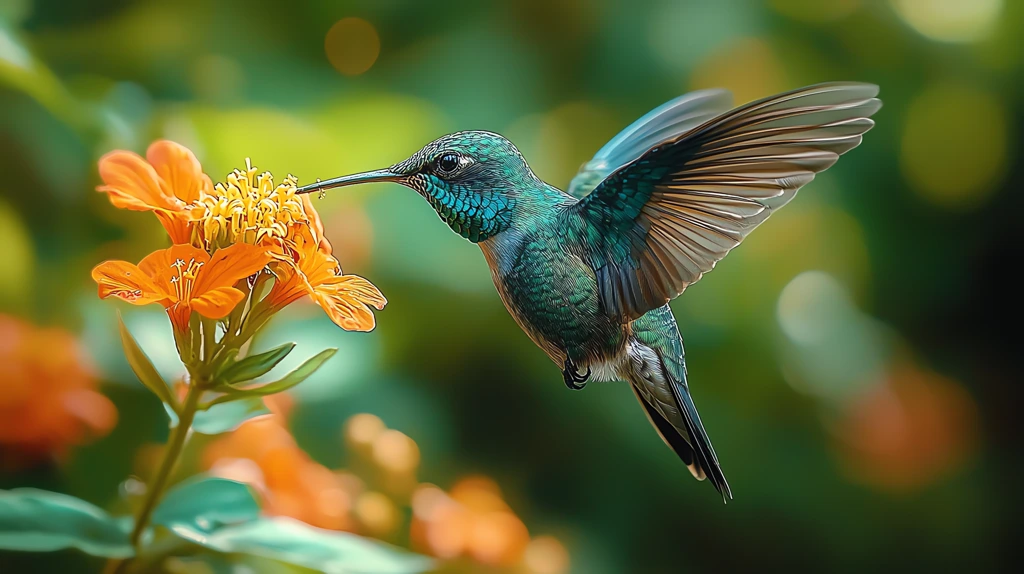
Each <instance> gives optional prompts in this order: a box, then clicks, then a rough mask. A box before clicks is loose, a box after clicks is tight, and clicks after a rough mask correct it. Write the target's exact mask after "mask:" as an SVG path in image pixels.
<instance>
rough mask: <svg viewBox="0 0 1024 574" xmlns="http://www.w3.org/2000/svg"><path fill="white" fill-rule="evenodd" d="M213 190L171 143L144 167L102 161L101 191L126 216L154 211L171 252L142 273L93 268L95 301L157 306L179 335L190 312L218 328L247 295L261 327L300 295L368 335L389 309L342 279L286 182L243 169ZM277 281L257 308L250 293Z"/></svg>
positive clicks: (357, 280)
mask: <svg viewBox="0 0 1024 574" xmlns="http://www.w3.org/2000/svg"><path fill="white" fill-rule="evenodd" d="M245 163H246V166H245V169H244V170H234V171H233V172H231V173H230V174H228V176H227V178H226V180H225V182H223V183H218V184H216V185H214V184H213V183H212V181H211V179H210V177H209V176H207V175H206V174H205V173H203V170H202V166H201V165H200V163H199V161H198V160H197V159H196V157H195V155H194V154H193V153H192V152H191V151H189V150H188V149H187V148H185V147H184V146H181V145H179V144H177V143H174V142H170V141H157V142H155V143H153V144H152V145H151V146H150V147H149V149H148V150H147V152H146V157H145V158H143V157H141V156H139V155H136V154H134V153H131V152H127V151H114V152H111V153H108V154H106V155H105V156H103V157H102V158H101V159H100V163H99V172H100V177H101V179H102V180H103V183H104V185H101V186H99V187H98V188H97V190H98V191H100V192H103V193H106V194H107V195H108V197H109V198H110V202H111V203H112V204H113V205H114V206H116V207H120V208H123V209H129V210H135V211H152V212H154V213H155V214H156V216H157V218H158V219H159V220H160V222H161V224H163V226H164V228H165V229H166V230H167V234H168V235H169V236H170V238H171V242H172V243H173V244H174V245H172V246H171V247H170V248H168V249H163V250H158V251H156V252H154V253H152V254H150V255H148V256H147V257H146V258H144V259H143V260H142V261H141V262H140V263H139V264H138V265H133V264H131V263H128V262H126V261H106V262H103V263H101V264H99V265H98V266H96V268H95V269H93V273H92V276H93V279H94V280H95V281H96V282H97V284H98V285H99V296H100V297H101V298H107V297H117V298H120V299H123V300H125V301H128V302H129V303H132V304H135V305H146V304H150V303H159V304H161V305H163V306H164V307H165V308H166V309H167V311H168V313H169V315H170V317H171V320H172V322H173V323H174V326H175V327H176V328H177V329H180V330H182V331H184V330H185V329H187V327H188V323H189V319H190V317H191V313H192V311H195V312H196V313H198V314H199V315H201V316H203V317H206V318H207V319H223V318H225V317H227V316H228V315H229V314H231V312H232V311H233V310H234V309H235V308H236V306H237V305H238V304H239V303H240V302H242V301H243V300H245V299H246V298H247V296H248V295H249V294H250V293H252V295H253V297H252V301H251V308H250V313H251V314H252V315H253V316H255V317H256V318H258V319H259V320H260V322H262V321H263V320H265V319H266V318H268V317H269V316H270V315H271V314H273V313H275V312H277V311H278V310H280V309H281V308H283V307H284V306H286V305H288V304H290V303H292V302H294V301H296V300H298V299H300V298H301V297H302V296H303V295H309V296H310V298H311V299H312V300H313V301H314V302H316V303H317V304H318V305H320V307H322V308H323V309H324V311H325V312H326V313H327V315H328V316H329V317H330V318H331V320H332V321H333V322H334V323H335V324H337V325H338V326H339V327H341V328H343V329H346V330H350V331H369V330H372V329H373V327H374V325H375V320H374V315H373V309H378V310H380V309H383V308H384V305H385V304H386V303H387V300H386V299H385V298H384V296H383V295H382V294H381V292H380V291H379V290H378V289H377V288H376V287H375V286H374V285H373V284H372V283H370V282H369V281H367V280H366V279H363V278H362V277H359V276H356V275H346V274H344V273H343V272H342V270H341V266H340V265H339V263H338V260H337V259H336V258H335V257H334V255H333V254H332V252H331V244H330V243H329V242H328V241H327V239H326V238H325V237H324V234H323V225H322V223H321V221H320V215H319V214H318V213H317V212H316V209H315V208H314V207H313V204H312V202H311V201H310V199H309V197H308V196H305V195H298V194H296V193H295V190H296V183H297V182H296V180H295V178H294V177H292V176H288V177H286V178H284V180H283V181H282V182H281V183H280V184H277V185H275V184H274V178H273V176H272V175H271V174H270V173H269V172H263V173H260V172H258V171H257V169H256V168H255V167H253V166H252V164H251V163H250V162H249V160H248V159H247V160H246V162H245ZM271 278H272V279H273V280H274V284H273V287H271V289H270V292H269V293H268V294H267V296H266V297H265V298H263V299H260V298H259V296H260V293H257V292H256V291H257V289H256V287H255V286H256V285H262V281H267V280H270V279H271Z"/></svg>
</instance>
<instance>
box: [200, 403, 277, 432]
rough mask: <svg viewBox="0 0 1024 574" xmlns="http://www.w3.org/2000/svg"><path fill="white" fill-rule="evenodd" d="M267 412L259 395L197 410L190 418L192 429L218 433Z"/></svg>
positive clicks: (268, 411) (233, 428)
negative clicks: (193, 417) (193, 416)
mask: <svg viewBox="0 0 1024 574" xmlns="http://www.w3.org/2000/svg"><path fill="white" fill-rule="evenodd" d="M268 414H270V410H269V409H268V408H267V405H265V404H263V399H261V398H260V397H242V398H240V399H238V400H233V401H231V402H225V403H223V404H215V405H214V406H211V407H210V408H209V409H207V410H205V411H199V412H198V413H196V418H195V419H193V420H192V430H194V431H196V432H197V433H202V434H220V433H223V432H229V431H233V430H235V429H236V428H238V427H239V426H241V424H242V423H244V422H245V421H247V420H249V419H251V418H255V417H259V416H263V415H268Z"/></svg>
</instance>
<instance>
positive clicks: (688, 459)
mask: <svg viewBox="0 0 1024 574" xmlns="http://www.w3.org/2000/svg"><path fill="white" fill-rule="evenodd" d="M630 326H631V328H632V331H633V340H632V341H631V342H630V347H629V349H630V350H629V353H630V357H631V358H632V360H633V364H632V372H631V373H630V375H629V377H628V378H629V379H630V382H631V384H632V387H633V392H634V393H635V394H636V397H637V399H639V401H640V404H641V405H643V407H644V412H646V413H647V418H648V419H649V420H650V421H651V424H652V425H653V426H654V428H655V429H657V430H658V434H660V435H661V438H662V440H664V441H665V444H667V445H668V446H669V447H670V448H671V449H672V450H673V451H675V453H676V454H677V455H678V456H679V458H681V459H682V460H683V462H684V463H686V466H688V467H689V468H690V472H692V473H693V476H695V477H696V478H697V480H704V479H705V478H707V479H708V481H709V482H710V483H711V484H712V485H714V487H715V489H716V490H718V492H719V493H720V494H721V495H722V499H723V500H724V501H728V500H731V499H732V490H731V489H730V488H729V483H728V482H726V480H725V474H724V473H723V472H722V467H721V465H719V464H718V456H717V455H715V449H714V448H712V447H711V439H709V438H708V433H707V431H705V430H704V425H703V424H702V423H701V421H700V415H698V414H697V407H696V406H694V404H693V399H692V398H690V390H689V386H688V385H687V382H686V355H685V353H684V351H683V339H682V337H681V336H680V335H679V328H678V327H676V321H675V318H674V317H673V316H672V310H671V309H669V306H668V305H665V306H663V307H660V308H658V309H655V310H652V311H649V312H647V313H646V314H644V315H643V316H642V317H640V318H639V319H637V320H635V321H633V323H631V325H630Z"/></svg>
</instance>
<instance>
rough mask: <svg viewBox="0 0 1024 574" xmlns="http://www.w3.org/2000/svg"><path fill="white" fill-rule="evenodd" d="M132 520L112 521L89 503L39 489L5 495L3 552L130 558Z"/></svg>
mask: <svg viewBox="0 0 1024 574" xmlns="http://www.w3.org/2000/svg"><path fill="white" fill-rule="evenodd" d="M130 530H131V519H129V518H113V517H111V516H110V515H109V514H107V513H106V512H104V511H103V510H102V509H100V508H99V507H97V506H94V505H92V504H89V503H88V502H86V501H84V500H82V499H80V498H75V497H73V496H68V495H66V494H60V493H57V492H48V491H45V490H37V489H35V488H15V489H14V490H0V548H2V549H4V550H27V551H34V552H47V551H51V550H61V549H63V548H78V549H79V550H82V551H83V552H86V553H89V554H92V555H93V556H104V557H107V558H127V557H129V556H131V555H133V554H134V551H133V550H132V545H131V543H130V542H129V541H128V536H129V531H130Z"/></svg>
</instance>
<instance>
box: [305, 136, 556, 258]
mask: <svg viewBox="0 0 1024 574" xmlns="http://www.w3.org/2000/svg"><path fill="white" fill-rule="evenodd" d="M377 181H392V182H395V183H400V184H402V185H404V186H406V187H409V188H411V189H413V190H415V191H416V192H417V193H419V194H420V195H422V196H423V197H424V198H426V200H427V201H428V202H429V203H430V205H431V206H432V207H433V208H434V210H435V211H436V212H437V214H438V215H439V216H440V217H441V219H443V220H444V221H445V223H447V224H448V226H449V227H451V228H452V230H453V231H455V232H456V233H458V234H459V235H461V236H463V237H465V238H466V239H468V240H470V241H472V242H474V243H476V242H478V241H483V240H485V239H487V238H489V237H492V236H494V235H495V234H497V233H499V232H501V231H502V230H504V229H506V228H507V227H508V226H509V224H510V222H511V218H512V213H513V209H514V208H515V205H516V201H517V199H518V195H519V191H521V190H524V189H530V188H531V187H532V188H535V187H536V184H537V183H539V182H538V180H537V177H536V176H535V175H534V174H533V171H532V170H530V166H529V165H528V164H527V163H526V160H525V159H524V158H523V155H522V154H521V153H519V150H518V149H516V146H514V145H512V142H510V141H508V140H507V139H505V138H504V137H502V136H500V135H498V134H496V133H492V132H484V131H466V132H457V133H454V134H449V135H446V136H443V137H440V138H438V139H436V140H434V141H432V142H430V143H429V144H427V145H425V146H423V148H422V149H420V150H419V151H417V152H416V153H414V154H412V156H410V157H409V159H406V160H405V161H402V162H399V163H396V164H395V165H393V166H391V167H389V168H386V169H378V170H375V171H368V172H364V173H357V174H354V175H346V176H342V177H338V178H334V179H329V180H327V181H321V182H317V183H313V184H309V185H306V186H303V187H300V188H299V190H298V192H299V193H309V192H313V191H321V190H326V189H331V188H334V187H341V186H345V185H355V184H359V183H370V182H377Z"/></svg>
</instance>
